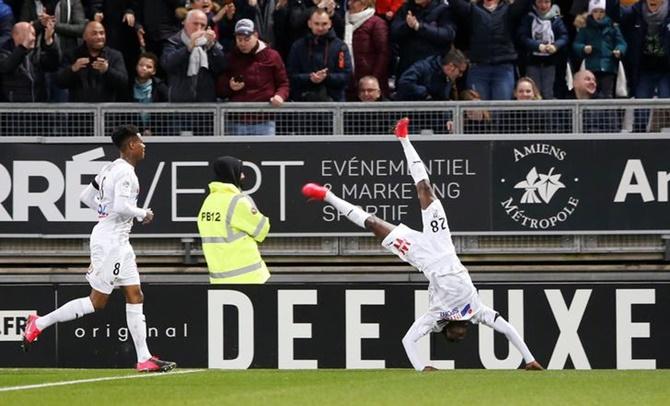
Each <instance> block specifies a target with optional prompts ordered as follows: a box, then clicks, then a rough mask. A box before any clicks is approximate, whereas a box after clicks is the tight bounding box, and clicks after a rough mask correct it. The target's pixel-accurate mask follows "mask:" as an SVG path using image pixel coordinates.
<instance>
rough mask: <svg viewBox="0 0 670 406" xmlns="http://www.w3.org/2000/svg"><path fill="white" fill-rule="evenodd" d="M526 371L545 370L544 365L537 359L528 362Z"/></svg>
mask: <svg viewBox="0 0 670 406" xmlns="http://www.w3.org/2000/svg"><path fill="white" fill-rule="evenodd" d="M526 371H544V368H542V365H540V363H539V362H537V361H531V362H529V363H527V364H526Z"/></svg>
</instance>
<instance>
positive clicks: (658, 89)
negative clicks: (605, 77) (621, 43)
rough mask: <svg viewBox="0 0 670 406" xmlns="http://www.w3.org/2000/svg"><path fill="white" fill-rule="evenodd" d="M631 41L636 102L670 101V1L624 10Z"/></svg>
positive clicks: (647, 0)
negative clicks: (669, 11)
mask: <svg viewBox="0 0 670 406" xmlns="http://www.w3.org/2000/svg"><path fill="white" fill-rule="evenodd" d="M621 12H622V13H621V27H622V30H623V34H624V35H625V38H626V40H627V41H628V45H630V46H629V47H628V48H629V50H628V52H627V54H626V57H627V59H628V62H629V63H628V64H627V65H628V70H627V72H626V73H627V76H626V78H627V79H628V84H629V85H630V88H631V89H633V95H634V96H635V98H637V99H651V98H652V97H654V96H658V97H659V98H670V31H669V27H670V13H668V0H640V1H639V2H638V3H636V4H635V5H633V6H632V7H624V8H622V9H621Z"/></svg>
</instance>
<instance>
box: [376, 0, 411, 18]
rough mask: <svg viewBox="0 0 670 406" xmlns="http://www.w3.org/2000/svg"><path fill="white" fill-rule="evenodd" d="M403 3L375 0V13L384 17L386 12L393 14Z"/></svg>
mask: <svg viewBox="0 0 670 406" xmlns="http://www.w3.org/2000/svg"><path fill="white" fill-rule="evenodd" d="M404 3H405V0H377V1H376V2H375V13H377V14H378V15H384V14H386V12H387V11H393V14H395V13H396V12H397V11H398V9H399V8H400V7H401V6H402V5H403V4H404Z"/></svg>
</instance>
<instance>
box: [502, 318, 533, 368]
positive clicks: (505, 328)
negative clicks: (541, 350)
mask: <svg viewBox="0 0 670 406" xmlns="http://www.w3.org/2000/svg"><path fill="white" fill-rule="evenodd" d="M493 328H494V329H495V330H496V331H498V332H500V333H503V334H505V337H507V339H508V340H509V341H510V342H511V343H512V345H513V346H515V347H516V349H517V350H519V352H520V353H521V355H522V356H523V359H524V361H526V364H527V363H529V362H533V361H535V357H533V354H531V353H530V350H529V349H528V346H527V345H526V343H525V342H524V341H523V339H521V336H519V332H518V331H516V329H515V328H514V326H512V325H511V324H509V323H508V322H507V320H505V319H504V318H503V317H502V316H499V317H498V318H497V319H496V321H495V322H493Z"/></svg>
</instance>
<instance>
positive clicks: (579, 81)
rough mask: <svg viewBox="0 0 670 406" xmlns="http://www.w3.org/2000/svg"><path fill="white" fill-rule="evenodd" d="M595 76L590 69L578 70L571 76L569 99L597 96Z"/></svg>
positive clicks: (586, 98)
mask: <svg viewBox="0 0 670 406" xmlns="http://www.w3.org/2000/svg"><path fill="white" fill-rule="evenodd" d="M597 83H598V82H597V81H596V76H595V75H594V74H593V72H591V71H590V70H586V69H583V70H580V71H578V72H577V73H575V76H574V78H573V88H572V91H571V93H570V97H569V98H570V99H576V100H589V99H595V98H597V97H598V93H597V91H598V85H597Z"/></svg>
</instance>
